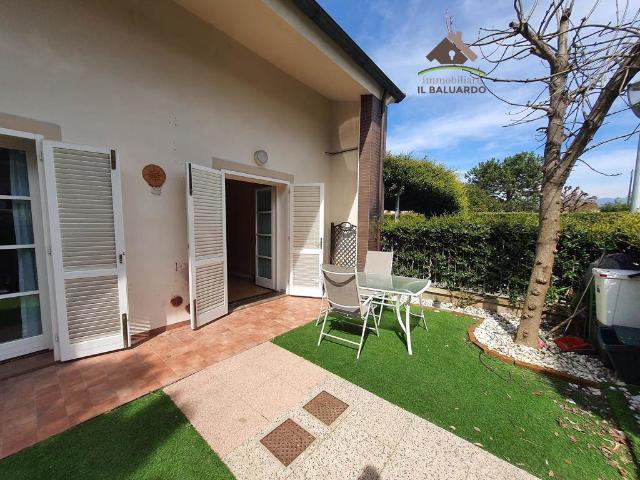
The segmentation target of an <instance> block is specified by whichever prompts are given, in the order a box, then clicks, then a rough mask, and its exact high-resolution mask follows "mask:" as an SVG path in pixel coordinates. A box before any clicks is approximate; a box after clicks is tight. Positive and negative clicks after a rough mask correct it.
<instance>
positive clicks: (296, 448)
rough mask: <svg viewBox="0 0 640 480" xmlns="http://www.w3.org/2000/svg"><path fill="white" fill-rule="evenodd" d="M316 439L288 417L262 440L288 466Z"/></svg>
mask: <svg viewBox="0 0 640 480" xmlns="http://www.w3.org/2000/svg"><path fill="white" fill-rule="evenodd" d="M314 440H315V437H314V436H313V435H311V434H310V433H309V432H307V431H306V430H305V429H304V428H302V427H301V426H300V425H298V424H297V423H296V422H294V421H293V420H291V419H290V418H288V419H287V420H285V421H284V422H283V423H281V424H280V425H278V426H277V427H276V428H275V429H273V431H271V433H268V434H267V435H266V436H265V437H264V438H263V439H262V440H260V442H261V443H262V444H263V445H264V446H265V447H267V450H269V451H270V452H271V453H272V454H273V456H274V457H276V458H277V459H278V460H280V461H281V462H282V463H283V465H285V466H287V465H289V464H290V463H291V462H293V461H294V460H295V459H296V458H297V457H298V455H300V454H301V453H302V452H304V451H305V450H306V448H307V447H308V446H309V445H311V443H312V442H313V441H314Z"/></svg>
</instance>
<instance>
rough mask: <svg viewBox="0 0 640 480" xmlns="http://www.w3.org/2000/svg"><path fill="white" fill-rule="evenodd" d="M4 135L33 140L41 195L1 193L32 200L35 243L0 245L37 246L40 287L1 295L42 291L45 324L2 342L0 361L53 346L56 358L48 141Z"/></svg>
mask: <svg viewBox="0 0 640 480" xmlns="http://www.w3.org/2000/svg"><path fill="white" fill-rule="evenodd" d="M0 135H2V136H6V137H13V138H15V139H16V140H18V141H27V142H29V141H33V146H34V152H35V156H36V159H35V161H36V164H37V167H36V170H35V171H34V170H33V169H30V168H28V170H27V171H28V173H29V176H30V180H29V186H30V187H32V186H37V191H38V196H39V198H36V199H35V201H34V195H33V192H31V195H30V196H29V197H22V196H14V195H2V196H0V198H3V199H12V200H16V199H17V200H20V199H23V200H30V201H31V202H32V208H31V221H32V224H33V226H34V232H33V233H34V243H33V244H31V245H17V246H16V245H14V246H11V245H4V246H0V249H15V248H34V249H35V253H36V269H37V277H38V290H34V291H31V292H16V293H13V294H6V295H2V296H0V298H11V297H18V296H27V295H34V294H38V295H39V301H40V321H41V323H42V334H41V335H36V336H34V337H28V338H22V339H18V340H13V341H10V342H4V343H1V344H0V361H2V360H7V359H11V358H15V357H19V356H22V355H27V354H30V353H34V352H37V351H40V350H51V349H52V348H53V350H54V358H55V359H58V358H59V352H58V348H57V344H56V343H55V342H54V341H53V340H54V338H56V337H57V322H56V318H55V315H54V312H55V307H54V305H55V300H54V298H53V296H52V295H53V291H52V289H51V288H50V287H51V282H52V278H53V277H52V268H51V267H52V265H51V255H49V254H48V252H49V246H50V245H51V243H50V236H49V221H48V214H47V211H48V209H47V195H46V188H45V181H44V169H43V164H42V144H43V142H44V136H43V135H39V134H35V133H31V132H22V131H18V130H11V129H8V128H0ZM5 145H7V146H8V148H13V147H11V146H10V145H9V144H5ZM3 146H4V145H3ZM32 175H35V176H36V177H37V181H32V180H33V177H32ZM34 184H35V185H34ZM36 202H37V203H38V205H37V208H33V205H34V204H35V203H36ZM36 227H37V228H36Z"/></svg>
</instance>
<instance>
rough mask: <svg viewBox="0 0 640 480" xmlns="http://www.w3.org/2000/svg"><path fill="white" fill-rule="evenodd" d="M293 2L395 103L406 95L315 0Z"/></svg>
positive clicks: (293, 0) (294, 0) (295, 0)
mask: <svg viewBox="0 0 640 480" xmlns="http://www.w3.org/2000/svg"><path fill="white" fill-rule="evenodd" d="M292 2H293V4H294V5H295V6H296V7H297V8H298V10H300V11H301V12H302V13H303V14H304V15H306V16H307V17H308V18H309V19H310V20H311V21H312V22H313V23H315V25H316V26H317V27H318V28H319V29H320V30H322V31H323V32H324V33H325V34H326V35H327V36H328V37H329V38H331V40H333V41H334V42H335V43H336V44H337V45H338V46H339V47H340V48H341V49H342V50H343V51H344V52H345V53H346V54H347V55H348V56H349V57H350V58H351V59H352V60H353V61H354V62H355V63H356V64H358V65H359V66H360V67H361V68H362V69H363V70H364V71H365V72H366V73H367V74H368V75H370V76H371V78H373V80H375V82H376V83H378V85H380V86H381V87H382V89H383V90H385V91H386V92H387V94H389V95H390V96H391V97H393V100H394V101H395V103H400V102H401V101H402V100H403V99H404V97H405V96H406V95H405V94H404V92H402V90H400V88H398V86H397V85H396V84H395V83H393V81H391V79H390V78H389V77H387V75H386V74H385V73H384V72H383V71H382V70H381V69H380V67H378V65H376V64H375V62H374V61H373V60H371V58H369V56H368V55H367V54H366V53H365V52H364V50H362V48H360V46H358V44H357V43H356V42H355V41H354V40H353V39H352V38H351V37H350V36H349V35H348V34H347V32H345V31H344V30H343V29H342V27H340V25H338V23H337V22H336V21H335V20H334V19H333V18H331V16H330V15H329V14H328V13H327V12H326V11H325V10H324V9H323V8H322V7H321V6H320V5H319V4H318V2H316V1H315V0H292Z"/></svg>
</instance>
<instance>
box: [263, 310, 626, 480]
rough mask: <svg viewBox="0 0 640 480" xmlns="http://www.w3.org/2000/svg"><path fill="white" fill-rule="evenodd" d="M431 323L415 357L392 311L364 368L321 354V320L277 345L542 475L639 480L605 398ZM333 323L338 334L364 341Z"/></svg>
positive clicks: (457, 327)
mask: <svg viewBox="0 0 640 480" xmlns="http://www.w3.org/2000/svg"><path fill="white" fill-rule="evenodd" d="M427 318H428V324H429V331H428V332H427V331H425V329H424V327H422V326H417V324H416V322H414V324H413V328H412V337H413V356H409V355H408V354H407V351H406V347H405V344H404V337H403V335H402V334H401V331H400V327H399V326H398V324H397V322H396V320H395V316H394V314H393V312H389V311H387V312H385V314H384V316H383V320H382V324H381V327H382V329H381V331H380V336H379V337H377V336H375V334H373V333H372V334H369V335H368V336H367V340H366V343H365V345H364V347H363V350H362V354H361V356H360V359H359V360H356V358H355V351H354V350H353V349H352V348H350V347H349V346H346V345H345V344H340V343H337V342H334V341H332V340H327V339H324V340H323V341H322V343H321V345H320V346H319V347H317V346H316V344H317V340H318V334H319V328H320V327H316V326H315V325H314V322H311V323H309V324H307V325H304V326H302V327H300V328H298V329H296V330H293V331H290V332H288V333H285V334H284V335H281V336H279V337H277V338H276V339H274V340H273V342H274V343H275V344H277V345H279V346H281V347H283V348H286V349H288V350H290V351H291V352H293V353H295V354H297V355H300V356H302V357H304V358H306V359H307V360H309V361H311V362H313V363H316V364H318V365H320V366H321V367H323V368H325V369H327V370H329V371H331V372H333V373H335V374H337V375H339V376H341V377H342V378H344V379H346V380H348V381H350V382H352V383H355V384H356V385H359V386H360V387H362V388H365V389H366V390H369V391H370V392H372V393H374V394H376V395H378V396H380V397H382V398H385V399H386V400H388V401H390V402H392V403H394V404H396V405H398V406H400V407H402V408H404V409H406V410H408V411H410V412H413V413H414V414H416V415H419V416H420V417H422V418H425V419H427V420H429V421H431V422H433V423H435V424H437V425H439V426H441V427H443V428H445V429H448V430H450V431H451V432H453V433H455V434H456V435H459V436H460V437H462V438H465V439H467V440H469V441H470V442H473V443H477V444H479V445H481V446H482V448H484V449H486V450H488V451H489V452H491V453H493V454H495V455H497V456H498V457H501V458H503V459H505V460H507V461H509V462H511V463H513V464H515V465H517V466H519V467H521V468H523V469H525V470H527V471H529V472H531V473H533V474H534V475H537V476H539V477H542V478H549V477H550V476H553V477H555V478H565V479H581V480H582V479H597V478H602V479H605V478H607V479H609V478H610V479H615V478H621V476H620V472H619V469H623V470H624V471H625V472H626V475H627V476H628V478H638V472H637V470H636V467H635V465H634V463H633V461H632V459H631V456H630V454H629V451H628V449H627V448H626V446H624V445H619V446H618V447H615V443H616V441H615V439H614V437H613V435H612V432H613V425H612V423H611V419H610V411H609V407H608V403H607V400H606V396H605V395H604V394H602V395H599V396H598V395H590V394H587V393H586V392H584V391H582V390H579V389H577V388H573V387H571V386H570V385H569V384H566V383H564V382H560V381H556V380H552V379H549V378H547V377H545V376H542V375H539V374H536V373H533V372H532V371H530V370H527V369H523V368H519V367H515V366H513V365H507V364H505V363H503V362H500V361H498V360H495V359H492V358H490V357H487V356H486V355H484V354H483V353H481V351H480V350H479V349H478V348H477V347H476V346H475V345H473V344H471V343H470V342H469V341H468V337H467V328H468V327H469V325H471V324H472V323H473V322H474V320H473V319H471V318H468V317H461V316H456V315H453V314H451V313H448V312H442V311H440V312H438V311H427ZM335 323H336V325H335V327H336V328H337V329H338V330H339V332H338V333H339V334H340V335H345V333H347V334H348V335H347V336H349V335H352V336H354V337H355V335H356V334H357V332H356V331H351V332H347V331H346V330H345V328H346V327H343V326H338V324H337V322H335ZM334 333H335V332H334ZM567 399H570V400H571V401H567ZM572 402H575V403H572ZM602 447H604V448H602ZM550 472H552V473H550Z"/></svg>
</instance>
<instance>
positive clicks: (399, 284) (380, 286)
mask: <svg viewBox="0 0 640 480" xmlns="http://www.w3.org/2000/svg"><path fill="white" fill-rule="evenodd" d="M430 284H431V281H430V280H424V279H420V278H411V277H401V276H398V275H384V274H381V273H365V272H358V285H359V286H360V288H364V289H367V290H376V291H379V292H387V293H399V294H403V295H420V294H421V293H423V292H424V291H425V290H426V289H427V288H428V287H429V285H430Z"/></svg>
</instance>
